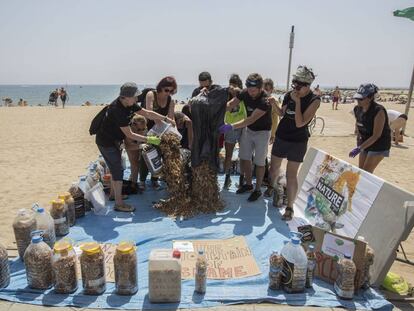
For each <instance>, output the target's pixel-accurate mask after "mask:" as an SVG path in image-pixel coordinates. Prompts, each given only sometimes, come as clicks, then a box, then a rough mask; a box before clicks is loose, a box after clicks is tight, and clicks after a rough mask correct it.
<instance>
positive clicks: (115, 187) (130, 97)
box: [95, 82, 174, 212]
mask: <svg viewBox="0 0 414 311" xmlns="http://www.w3.org/2000/svg"><path fill="white" fill-rule="evenodd" d="M139 94H140V92H139V90H138V86H137V85H136V83H134V82H127V83H124V84H123V85H122V86H121V89H120V93H119V96H118V97H117V98H116V99H115V100H114V101H113V102H112V103H111V104H109V106H107V108H106V111H105V114H104V115H103V119H102V120H101V121H100V124H99V129H98V130H97V132H96V140H95V141H96V145H97V146H98V149H99V151H100V152H101V154H102V156H103V158H104V159H105V162H106V164H107V165H108V168H109V171H110V173H111V175H112V182H111V193H110V195H109V198H110V199H113V200H115V206H114V208H115V210H116V211H121V212H132V211H134V210H135V207H133V206H131V205H129V204H126V203H125V202H124V199H126V197H123V196H122V183H123V177H124V168H123V167H122V156H121V149H120V146H121V143H122V141H123V140H124V139H125V137H127V138H130V139H131V140H134V141H138V142H145V143H147V144H153V145H159V144H160V139H159V138H158V137H156V136H149V137H147V136H144V135H142V134H136V133H134V132H133V131H132V130H131V127H130V122H131V118H132V117H133V116H134V115H135V114H138V115H141V116H144V117H145V118H147V119H151V120H166V121H167V122H169V123H174V121H173V120H171V119H169V118H168V117H167V118H166V117H165V116H163V115H160V114H158V113H156V112H154V111H149V110H147V109H144V108H141V107H140V106H138V104H137V102H138V95H139Z"/></svg>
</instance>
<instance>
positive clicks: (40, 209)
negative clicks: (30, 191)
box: [36, 207, 45, 214]
mask: <svg viewBox="0 0 414 311" xmlns="http://www.w3.org/2000/svg"><path fill="white" fill-rule="evenodd" d="M36 212H38V213H40V214H42V213H44V212H45V209H44V208H43V207H38V208H37V209H36Z"/></svg>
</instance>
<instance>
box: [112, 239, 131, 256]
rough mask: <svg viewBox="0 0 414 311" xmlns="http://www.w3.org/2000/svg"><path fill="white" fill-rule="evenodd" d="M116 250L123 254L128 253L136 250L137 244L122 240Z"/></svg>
mask: <svg viewBox="0 0 414 311" xmlns="http://www.w3.org/2000/svg"><path fill="white" fill-rule="evenodd" d="M116 250H117V251H118V252H120V253H122V254H128V253H132V252H134V251H135V245H134V243H132V242H127V241H122V242H120V243H119V244H118V246H117V248H116Z"/></svg>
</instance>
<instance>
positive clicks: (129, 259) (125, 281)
mask: <svg viewBox="0 0 414 311" xmlns="http://www.w3.org/2000/svg"><path fill="white" fill-rule="evenodd" d="M114 271H115V289H116V293H117V294H118V295H134V294H135V293H136V292H137V291H138V269H137V253H136V248H135V245H134V243H132V242H121V243H119V244H118V246H117V248H116V252H115V256H114Z"/></svg>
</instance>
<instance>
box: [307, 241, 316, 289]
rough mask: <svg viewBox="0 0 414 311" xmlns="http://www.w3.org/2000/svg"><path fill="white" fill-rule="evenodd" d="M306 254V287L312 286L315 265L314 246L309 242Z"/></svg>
mask: <svg viewBox="0 0 414 311" xmlns="http://www.w3.org/2000/svg"><path fill="white" fill-rule="evenodd" d="M306 256H307V257H308V270H307V271H306V284H305V286H306V288H312V284H313V276H314V274H315V267H316V256H315V246H314V245H313V244H310V245H309V247H308V251H307V252H306Z"/></svg>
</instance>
